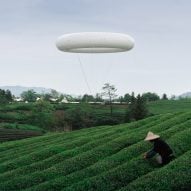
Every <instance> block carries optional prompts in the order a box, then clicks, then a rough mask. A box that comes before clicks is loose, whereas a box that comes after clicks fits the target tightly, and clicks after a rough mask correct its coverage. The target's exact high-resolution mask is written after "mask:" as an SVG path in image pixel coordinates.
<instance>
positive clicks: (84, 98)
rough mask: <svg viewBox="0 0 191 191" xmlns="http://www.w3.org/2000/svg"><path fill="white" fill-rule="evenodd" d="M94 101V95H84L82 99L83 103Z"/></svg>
mask: <svg viewBox="0 0 191 191" xmlns="http://www.w3.org/2000/svg"><path fill="white" fill-rule="evenodd" d="M89 101H94V97H93V96H92V95H88V94H84V95H83V97H82V102H89Z"/></svg>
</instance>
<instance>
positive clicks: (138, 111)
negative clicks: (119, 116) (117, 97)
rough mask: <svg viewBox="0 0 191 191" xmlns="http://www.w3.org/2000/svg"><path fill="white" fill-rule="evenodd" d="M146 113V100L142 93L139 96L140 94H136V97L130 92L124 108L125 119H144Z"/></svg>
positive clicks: (127, 120) (147, 113)
mask: <svg viewBox="0 0 191 191" xmlns="http://www.w3.org/2000/svg"><path fill="white" fill-rule="evenodd" d="M148 115H149V111H148V108H147V101H146V99H145V97H144V95H142V96H141V95H140V94H138V95H137V97H135V96H134V93H132V95H131V97H130V102H129V104H128V107H127V110H126V116H125V121H126V122H130V121H136V120H140V119H144V118H145V117H147V116H148Z"/></svg>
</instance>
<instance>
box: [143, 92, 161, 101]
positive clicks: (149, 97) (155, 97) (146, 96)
mask: <svg viewBox="0 0 191 191" xmlns="http://www.w3.org/2000/svg"><path fill="white" fill-rule="evenodd" d="M142 97H143V99H145V100H146V101H157V100H160V97H159V96H158V95H157V94H156V93H151V92H147V93H143V94H142Z"/></svg>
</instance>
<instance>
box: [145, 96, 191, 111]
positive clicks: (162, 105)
mask: <svg viewBox="0 0 191 191" xmlns="http://www.w3.org/2000/svg"><path fill="white" fill-rule="evenodd" d="M148 108H149V111H150V112H151V113H154V114H159V113H160V114H161V113H168V112H170V113H175V112H183V111H184V112H187V111H190V110H191V99H182V100H166V101H165V100H162V101H155V102H150V103H148Z"/></svg>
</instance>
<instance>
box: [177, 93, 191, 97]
mask: <svg viewBox="0 0 191 191" xmlns="http://www.w3.org/2000/svg"><path fill="white" fill-rule="evenodd" d="M178 97H179V98H191V92H186V93H183V94H181V95H179V96H178Z"/></svg>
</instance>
